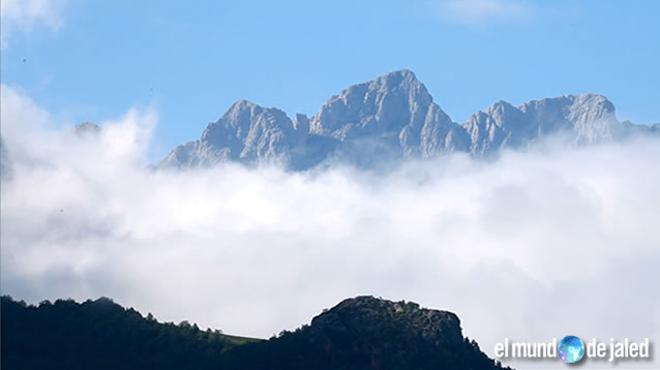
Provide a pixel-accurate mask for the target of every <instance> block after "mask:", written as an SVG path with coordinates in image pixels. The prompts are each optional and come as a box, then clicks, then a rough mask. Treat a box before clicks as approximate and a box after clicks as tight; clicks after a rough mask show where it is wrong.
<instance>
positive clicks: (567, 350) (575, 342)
mask: <svg viewBox="0 0 660 370" xmlns="http://www.w3.org/2000/svg"><path fill="white" fill-rule="evenodd" d="M557 349H558V350H559V357H561V359H562V360H564V362H566V363H567V364H574V363H576V362H579V361H580V360H582V357H584V342H583V341H582V339H580V338H578V337H576V336H574V335H567V336H565V337H564V338H562V340H561V341H559V344H558V345H557Z"/></svg>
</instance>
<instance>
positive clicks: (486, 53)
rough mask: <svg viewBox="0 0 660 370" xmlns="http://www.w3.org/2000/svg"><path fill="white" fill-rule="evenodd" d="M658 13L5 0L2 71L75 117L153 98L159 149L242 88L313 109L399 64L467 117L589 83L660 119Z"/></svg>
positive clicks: (541, 4) (619, 6) (411, 0)
mask: <svg viewBox="0 0 660 370" xmlns="http://www.w3.org/2000/svg"><path fill="white" fill-rule="evenodd" d="M21 3H23V5H24V6H25V4H28V5H29V4H30V3H34V4H38V6H40V7H41V8H39V10H38V11H34V9H32V10H33V13H34V14H32V13H30V12H27V11H22V12H21V11H19V10H16V9H18V8H20V6H21ZM13 8H15V9H13ZM42 8H43V9H42ZM39 12H41V13H39ZM31 14H32V15H31ZM35 14H36V15H35ZM659 14H660V2H658V1H653V0H647V1H643V0H638V1H628V2H623V1H595V0H591V1H586V0H585V1H568V0H558V1H523V0H463V1H461V0H378V1H366V0H364V1H348V0H342V1H296V0H281V1H254V0H244V1H194V2H190V1H176V2H175V1H156V0H145V1H89V2H87V1H82V0H68V1H63V0H24V1H23V2H21V1H16V0H5V1H3V49H2V65H1V72H2V83H3V84H7V85H9V86H12V87H14V88H17V89H20V90H21V91H22V92H23V93H25V94H26V95H28V96H30V97H32V98H33V99H34V100H35V101H36V102H37V103H38V104H40V105H41V106H43V107H45V108H46V109H47V110H49V111H50V112H52V113H54V114H55V115H56V116H57V117H59V118H61V119H62V120H63V121H69V122H80V121H87V120H90V121H102V120H106V119H110V118H116V117H118V116H120V115H122V114H123V113H124V112H126V111H127V110H128V109H129V108H131V107H154V108H155V109H156V111H157V112H158V115H159V124H158V127H157V129H156V133H155V146H154V150H153V153H152V156H153V157H154V158H157V157H159V156H162V155H163V154H164V153H165V152H166V151H167V150H168V149H170V148H171V147H172V146H174V145H176V144H178V143H182V142H184V141H187V140H191V139H194V138H196V137H198V136H199V134H200V133H201V131H202V130H203V128H204V127H205V125H206V124H207V123H208V122H210V121H215V120H216V119H217V118H218V117H219V116H220V115H222V113H224V111H225V110H226V109H227V107H228V106H229V105H230V104H231V103H232V102H233V101H235V100H237V99H241V98H246V99H250V100H253V101H255V102H257V103H259V104H262V105H266V106H276V107H279V108H281V109H283V110H284V111H286V112H287V113H288V114H290V115H293V114H295V113H296V112H303V113H307V114H310V115H311V114H313V113H314V112H316V111H317V110H318V109H319V107H320V106H321V105H322V104H323V102H324V101H325V100H326V99H327V98H328V97H329V96H331V95H333V94H335V93H337V92H339V91H340V90H341V89H342V88H344V87H346V86H348V85H350V84H353V83H357V82H362V81H365V80H369V79H371V78H373V77H375V76H377V75H379V74H382V73H386V72H388V71H391V70H396V69H401V68H409V69H411V70H413V71H414V72H415V73H416V74H417V76H418V77H419V79H420V80H422V81H423V82H424V83H425V84H426V86H427V87H428V89H429V91H430V92H431V94H432V95H433V96H434V98H435V100H436V102H438V103H439V104H440V106H441V107H442V108H443V109H444V110H445V111H446V112H447V113H448V114H449V115H450V116H451V117H452V118H453V119H454V120H456V121H459V122H460V121H463V120H465V119H466V118H467V117H468V116H469V115H470V114H471V113H473V112H475V111H477V110H479V109H482V108H484V107H486V106H488V105H490V104H492V103H493V102H495V101H497V100H507V101H510V102H512V103H515V104H518V103H522V102H524V101H527V100H530V99H534V98H541V97H547V96H557V95H562V94H570V93H581V92H596V93H601V94H604V95H606V96H607V97H609V98H610V99H611V100H612V101H613V102H614V103H615V105H616V106H617V110H618V115H619V117H620V118H622V119H630V120H633V121H636V122H640V123H650V122H660V111H659V110H658V103H660V88H659V86H660V72H659V71H660V41H659V40H660V22H658V15H659Z"/></svg>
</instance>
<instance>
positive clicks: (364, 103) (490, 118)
mask: <svg viewBox="0 0 660 370" xmlns="http://www.w3.org/2000/svg"><path fill="white" fill-rule="evenodd" d="M658 131H659V130H658V128H657V127H656V126H645V125H636V124H633V123H630V122H619V121H618V120H617V118H616V115H615V109H614V105H613V104H612V103H611V102H610V101H609V100H607V98H605V97H604V96H601V95H595V94H582V95H568V96H561V97H557V98H547V99H541V100H532V101H530V102H527V103H525V104H522V105H520V106H518V107H516V106H513V105H511V104H509V103H507V102H504V101H500V102H497V103H495V104H493V105H492V106H490V107H488V108H487V109H485V110H483V111H479V112H477V113H475V114H473V115H472V116H471V117H470V118H469V119H468V120H467V121H466V122H464V123H462V124H459V123H456V122H454V121H453V120H452V119H451V118H450V117H449V116H448V115H447V114H446V113H445V112H443V111H442V109H441V108H440V106H438V104H436V103H434V102H433V98H432V97H431V95H430V94H429V92H428V90H427V89H426V87H425V86H424V84H423V83H421V82H420V81H419V80H418V79H417V78H416V76H415V74H414V73H413V72H411V71H409V70H400V71H395V72H392V73H388V74H386V75H383V76H380V77H378V78H376V79H375V80H373V81H369V82H365V83H361V84H358V85H354V86H351V87H349V88H347V89H345V90H344V91H342V92H341V93H339V94H338V95H335V96H333V97H331V98H330V99H329V100H328V101H327V102H326V103H325V104H324V105H323V106H322V107H321V109H320V111H319V112H318V113H316V114H315V115H314V116H312V117H307V116H306V115H303V114H297V115H296V117H295V118H294V119H293V120H292V119H290V118H289V117H288V116H287V115H286V114H285V113H284V112H282V111H281V110H279V109H276V108H265V107H261V106H259V105H257V104H255V103H252V102H248V101H245V100H240V101H238V102H236V103H234V104H233V105H232V106H231V107H230V108H229V110H228V111H227V112H226V113H225V114H224V115H223V116H222V117H221V118H220V119H219V120H218V121H216V122H213V123H210V124H209V125H208V127H207V128H206V129H205V130H204V132H203V133H202V136H201V138H200V139H198V140H195V141H191V142H188V143H186V144H184V145H180V146H178V147H176V148H175V149H174V150H172V151H171V152H170V153H169V154H168V155H167V157H166V158H164V159H163V160H162V162H161V163H160V165H159V167H161V168H167V167H175V168H190V167H197V166H210V165H213V164H216V163H219V162H223V161H237V162H241V163H244V164H249V165H254V164H264V163H275V164H279V165H282V166H285V167H286V168H289V169H292V170H304V169H308V168H311V167H314V166H316V165H318V164H321V163H324V162H329V161H343V162H347V163H350V164H353V165H356V166H359V167H369V166H373V165H378V164H379V163H391V162H392V161H397V160H401V159H406V158H422V159H424V158H433V157H437V156H439V155H443V154H445V153H450V152H465V153H469V154H471V155H473V156H484V155H490V154H493V153H496V152H498V151H499V150H501V149H504V148H524V147H527V146H529V145H532V144H533V143H535V142H538V141H539V140H541V139H543V138H545V137H547V136H549V135H555V134H562V135H564V136H565V137H566V139H567V140H569V141H570V142H572V143H575V144H593V143H599V142H603V141H608V140H620V139H624V138H626V137H629V136H631V135H634V134H640V133H645V132H646V133H658Z"/></svg>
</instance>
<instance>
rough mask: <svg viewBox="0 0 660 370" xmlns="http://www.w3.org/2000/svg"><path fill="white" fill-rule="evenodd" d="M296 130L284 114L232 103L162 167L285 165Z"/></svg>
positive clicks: (245, 103)
mask: <svg viewBox="0 0 660 370" xmlns="http://www.w3.org/2000/svg"><path fill="white" fill-rule="evenodd" d="M295 133H296V129H295V128H294V124H293V122H292V121H291V120H290V119H289V117H287V115H286V114H285V113H284V112H282V111H281V110H279V109H276V108H264V107H261V106H259V105H257V104H254V103H252V102H249V101H246V100H240V101H238V102H236V103H234V104H233V105H232V106H231V107H230V108H229V110H228V111H227V112H226V113H225V114H224V115H223V116H222V117H221V118H220V119H219V120H218V121H216V122H214V123H210V124H209V125H208V126H207V127H206V129H205V130H204V132H203V133H202V137H201V138H200V139H199V140H196V141H192V142H189V143H186V144H184V145H180V146H178V147H176V148H175V149H174V150H173V151H172V152H170V154H168V156H167V157H166V158H165V159H164V160H163V162H162V164H164V165H168V166H176V167H193V166H208V165H213V164H215V163H218V162H222V161H227V160H231V161H239V162H244V163H257V162H259V163H263V162H271V163H282V164H287V163H288V162H289V157H290V154H291V151H292V149H293V147H294V146H295V145H296V142H297V140H296V135H295Z"/></svg>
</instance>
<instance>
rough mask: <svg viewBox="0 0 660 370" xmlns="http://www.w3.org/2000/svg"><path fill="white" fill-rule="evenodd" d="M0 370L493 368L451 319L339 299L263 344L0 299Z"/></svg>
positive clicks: (83, 309)
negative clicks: (299, 325)
mask: <svg viewBox="0 0 660 370" xmlns="http://www.w3.org/2000/svg"><path fill="white" fill-rule="evenodd" d="M0 317H1V324H2V327H1V340H2V342H1V347H2V351H1V358H2V359H1V364H0V365H1V367H2V369H3V370H50V369H53V370H60V369H61V370H83V369H85V370H106V369H107V370H110V369H113V370H138V369H139V370H147V369H153V370H156V369H157V370H169V369H177V370H184V369H185V370H189V369H190V370H202V369H209V370H210V369H215V370H438V369H443V370H454V369H455V370H458V369H460V370H478V369H479V370H481V369H483V370H496V369H501V368H500V367H499V365H498V364H496V363H495V362H493V360H491V359H489V358H488V357H487V356H486V355H485V354H484V353H483V352H481V350H480V349H479V347H478V346H477V344H476V342H474V341H469V340H468V339H467V338H464V337H463V336H462V334H461V329H460V321H459V320H458V317H457V316H456V315H454V314H452V313H449V312H444V311H436V310H427V309H422V308H420V307H419V306H418V305H416V304H414V303H409V302H408V303H406V302H390V301H386V300H382V299H376V298H373V297H358V298H353V299H347V300H345V301H343V302H341V303H340V304H338V305H337V306H335V307H334V308H332V309H330V310H326V311H324V312H323V313H321V314H320V315H318V316H316V317H315V318H314V319H313V320H312V322H311V324H310V325H304V326H303V327H301V328H299V329H297V330H295V331H293V332H286V331H285V332H282V333H281V334H280V335H279V336H277V337H273V338H271V339H269V340H257V339H249V338H239V337H232V336H227V335H224V334H222V333H221V332H219V331H210V330H207V331H202V330H200V329H199V328H198V327H197V326H196V325H191V324H189V323H187V322H182V323H181V324H178V325H175V324H173V323H159V322H157V321H156V320H155V319H154V318H153V317H152V316H151V315H147V317H143V316H142V315H141V314H140V313H139V312H137V311H135V310H133V309H125V308H123V307H121V306H119V305H118V304H116V303H114V302H113V301H112V300H110V299H107V298H101V299H98V300H95V301H86V302H84V303H76V302H74V301H71V300H58V301H56V302H54V303H50V302H44V303H42V304H40V305H39V306H29V305H26V304H25V303H23V302H16V301H14V300H12V299H11V298H9V297H2V310H1V311H0Z"/></svg>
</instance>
